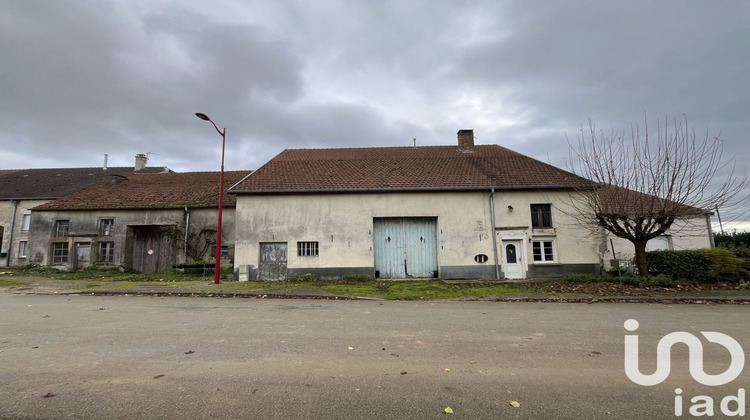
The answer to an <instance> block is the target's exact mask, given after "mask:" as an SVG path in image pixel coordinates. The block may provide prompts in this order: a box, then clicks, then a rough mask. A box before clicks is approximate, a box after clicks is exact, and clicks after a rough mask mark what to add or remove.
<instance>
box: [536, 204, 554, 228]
mask: <svg viewBox="0 0 750 420" xmlns="http://www.w3.org/2000/svg"><path fill="white" fill-rule="evenodd" d="M531 227H532V228H551V227H552V206H551V205H549V204H532V205H531Z"/></svg>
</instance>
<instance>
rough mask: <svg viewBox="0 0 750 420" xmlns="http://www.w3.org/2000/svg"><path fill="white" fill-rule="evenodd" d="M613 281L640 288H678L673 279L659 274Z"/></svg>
mask: <svg viewBox="0 0 750 420" xmlns="http://www.w3.org/2000/svg"><path fill="white" fill-rule="evenodd" d="M612 280H613V281H618V280H619V281H620V282H622V283H623V284H630V285H633V286H639V287H648V286H658V287H674V286H677V282H676V281H675V280H674V279H672V277H670V276H668V275H666V274H659V275H656V276H639V275H637V274H627V275H624V276H622V277H620V278H614V279H612Z"/></svg>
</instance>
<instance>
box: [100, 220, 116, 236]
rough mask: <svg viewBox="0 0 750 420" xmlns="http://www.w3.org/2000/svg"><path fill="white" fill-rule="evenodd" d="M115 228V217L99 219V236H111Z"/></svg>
mask: <svg viewBox="0 0 750 420" xmlns="http://www.w3.org/2000/svg"><path fill="white" fill-rule="evenodd" d="M114 229H115V219H101V220H100V221H99V234H100V235H101V236H112V234H113V233H112V231H113V230H114Z"/></svg>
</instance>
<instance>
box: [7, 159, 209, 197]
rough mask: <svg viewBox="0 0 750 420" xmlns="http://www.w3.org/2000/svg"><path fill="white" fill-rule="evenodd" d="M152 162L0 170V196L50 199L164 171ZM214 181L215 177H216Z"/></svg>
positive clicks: (167, 170)
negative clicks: (138, 166)
mask: <svg viewBox="0 0 750 420" xmlns="http://www.w3.org/2000/svg"><path fill="white" fill-rule="evenodd" d="M167 172H171V170H170V169H169V168H167V167H163V166H154V167H147V168H144V169H141V170H140V171H138V172H135V170H134V169H133V167H132V166H131V167H110V168H107V169H106V170H105V169H102V168H52V169H19V170H7V171H2V172H0V200H51V199H55V198H59V197H63V196H65V195H68V194H72V193H74V192H77V191H81V190H83V189H86V188H90V187H93V186H95V185H101V184H106V183H108V182H110V180H111V179H112V177H113V176H116V177H117V176H119V177H124V176H129V175H133V174H135V173H159V174H162V173H167ZM217 182H218V181H217Z"/></svg>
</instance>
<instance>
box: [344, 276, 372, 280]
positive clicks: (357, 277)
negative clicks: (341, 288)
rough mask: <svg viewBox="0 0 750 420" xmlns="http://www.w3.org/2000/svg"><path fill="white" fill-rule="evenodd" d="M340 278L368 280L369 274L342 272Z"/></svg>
mask: <svg viewBox="0 0 750 420" xmlns="http://www.w3.org/2000/svg"><path fill="white" fill-rule="evenodd" d="M341 280H344V281H369V280H371V279H370V276H368V275H367V274H344V275H343V276H341Z"/></svg>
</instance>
